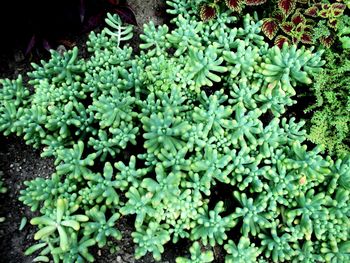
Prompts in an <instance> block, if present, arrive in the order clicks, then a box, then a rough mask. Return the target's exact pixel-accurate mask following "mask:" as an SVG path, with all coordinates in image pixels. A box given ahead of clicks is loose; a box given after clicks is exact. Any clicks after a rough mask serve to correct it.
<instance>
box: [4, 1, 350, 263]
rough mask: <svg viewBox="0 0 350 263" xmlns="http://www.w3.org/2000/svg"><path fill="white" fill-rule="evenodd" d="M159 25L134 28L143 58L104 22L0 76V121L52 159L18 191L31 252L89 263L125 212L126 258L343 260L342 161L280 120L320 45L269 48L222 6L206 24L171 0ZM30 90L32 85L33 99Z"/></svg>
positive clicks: (308, 77) (252, 25)
mask: <svg viewBox="0 0 350 263" xmlns="http://www.w3.org/2000/svg"><path fill="white" fill-rule="evenodd" d="M168 4H169V10H168V11H169V12H170V13H172V14H174V15H175V17H174V19H173V20H172V23H173V25H172V28H173V29H172V30H171V29H170V28H169V27H168V26H167V25H163V26H159V27H155V26H154V24H153V23H152V22H151V23H149V24H146V25H145V26H144V33H143V35H141V39H142V43H141V45H140V48H141V52H140V53H139V54H135V53H134V52H133V50H132V49H131V48H130V47H129V46H128V44H127V42H128V40H130V39H131V37H132V27H131V26H127V25H124V24H122V23H121V21H120V19H119V18H118V16H116V15H109V16H108V17H107V20H106V22H107V24H108V27H107V28H105V29H104V30H102V32H101V33H91V34H90V36H89V41H88V42H87V46H88V50H89V52H90V54H91V56H90V57H89V58H86V59H82V58H80V57H79V50H78V48H74V49H72V50H70V51H67V52H66V53H64V54H60V53H58V52H56V51H51V59H50V60H49V61H41V63H40V64H33V71H32V72H30V73H28V76H29V81H28V83H25V82H24V81H23V78H22V77H21V76H19V77H18V78H17V79H16V80H9V79H4V80H2V81H1V84H2V89H0V99H1V100H0V130H1V131H2V132H3V133H4V134H5V135H8V134H10V133H15V134H17V135H18V136H22V137H23V138H24V139H25V141H26V142H27V143H28V144H31V145H33V146H34V147H43V152H42V156H43V157H49V156H50V157H53V158H55V165H56V172H55V173H54V174H53V175H52V177H51V178H49V179H44V178H37V179H35V180H32V181H28V182H26V183H25V185H26V187H25V188H24V189H23V190H22V192H21V197H20V200H21V201H22V202H23V203H24V204H26V205H28V206H29V207H30V208H31V209H32V210H33V211H38V212H39V213H40V215H38V216H37V217H34V218H32V219H31V220H30V223H31V224H32V225H36V226H38V231H37V232H36V234H35V236H34V239H35V240H37V242H38V243H37V244H35V245H33V246H31V247H30V248H28V249H27V250H26V251H25V254H27V255H32V254H35V256H36V259H35V260H36V261H42V262H48V261H49V260H50V259H51V258H52V259H53V261H54V262H67V263H68V262H93V261H94V257H93V255H92V253H91V248H92V247H93V246H97V247H104V246H108V245H109V244H110V243H109V242H108V241H109V240H111V239H117V240H119V239H122V238H123V237H122V233H121V232H120V231H119V230H118V220H119V219H120V218H121V217H123V216H128V215H133V218H134V220H135V230H134V232H133V234H132V236H133V240H134V243H135V244H136V250H135V257H136V258H140V257H142V256H144V255H145V254H146V253H152V255H153V257H154V259H155V260H160V259H161V254H162V253H163V251H164V245H165V244H166V243H167V242H173V243H176V242H179V240H182V239H187V240H190V241H191V242H193V244H192V246H191V248H190V251H189V252H190V255H186V254H185V253H184V254H183V255H179V257H178V258H177V259H176V261H177V262H213V261H214V253H213V252H212V250H213V248H214V247H215V246H221V247H223V248H224V250H225V251H226V257H225V261H226V262H243V261H245V262H269V261H273V262H348V261H349V260H350V242H349V228H348V225H349V216H350V211H349V209H350V208H349V190H350V188H349V183H350V157H349V156H345V155H344V156H342V157H341V158H338V159H334V160H333V159H331V158H330V157H324V155H323V154H322V151H323V149H322V147H321V146H317V147H314V148H310V147H309V149H308V147H307V146H306V144H305V139H306V132H305V130H303V125H304V122H303V121H299V120H296V119H295V118H289V117H288V116H287V117H285V116H283V114H284V113H285V111H286V108H287V107H288V106H291V105H293V104H294V103H296V101H295V100H294V99H293V96H294V95H295V94H296V93H297V92H298V91H299V90H298V89H299V86H300V85H310V84H311V83H312V78H313V77H312V76H313V75H315V74H319V73H320V72H321V70H322V67H323V66H324V64H325V61H324V60H323V59H322V51H316V50H314V49H313V48H310V49H307V48H305V47H301V48H297V47H296V46H293V45H289V46H288V45H286V44H285V45H283V47H282V48H281V49H280V48H279V47H277V46H276V47H272V48H271V47H269V46H268V44H266V43H265V41H264V37H263V35H262V32H261V26H262V21H257V20H255V19H254V18H253V17H252V16H249V15H246V16H244V19H243V21H242V23H241V24H237V23H236V20H237V18H236V17H234V16H233V15H232V12H231V11H230V10H227V11H226V12H222V13H220V14H219V15H218V17H217V19H215V20H211V21H208V22H206V23H204V22H202V21H201V20H200V17H199V16H198V13H197V8H196V5H195V4H191V3H188V2H185V1H176V0H173V1H168ZM29 87H33V88H34V89H33V90H34V91H33V92H30V91H29V89H27V88H29Z"/></svg>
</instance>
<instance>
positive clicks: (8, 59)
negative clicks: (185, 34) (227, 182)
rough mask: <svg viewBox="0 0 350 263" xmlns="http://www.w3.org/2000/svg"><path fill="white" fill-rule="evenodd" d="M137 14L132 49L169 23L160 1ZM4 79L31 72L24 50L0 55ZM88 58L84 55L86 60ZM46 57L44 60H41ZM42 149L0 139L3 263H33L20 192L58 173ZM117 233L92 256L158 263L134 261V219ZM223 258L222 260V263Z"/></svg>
mask: <svg viewBox="0 0 350 263" xmlns="http://www.w3.org/2000/svg"><path fill="white" fill-rule="evenodd" d="M128 2H129V4H130V6H131V7H132V9H133V10H134V12H135V15H136V18H137V22H138V25H139V26H138V27H136V29H135V37H134V39H133V43H132V46H133V47H134V48H136V47H137V46H138V43H139V34H140V33H141V32H142V25H143V24H144V23H146V22H148V21H150V20H152V21H153V22H154V23H155V24H156V25H159V24H162V23H164V22H167V15H166V13H165V4H164V1H162V0H148V1H147V4H145V1H144V0H132V1H128ZM86 38H87V35H81V36H76V37H75V38H74V39H73V40H71V41H72V42H73V43H76V44H77V45H78V46H79V48H80V49H82V50H84V47H85V45H84V43H85V41H86ZM0 53H1V54H0V78H10V79H13V78H16V77H17V76H18V74H22V75H23V76H25V75H26V72H27V71H29V70H30V68H31V66H30V62H31V58H25V57H24V55H23V50H21V49H18V48H15V49H14V50H12V52H7V53H4V52H0ZM84 55H85V54H84V53H83V54H82V56H84ZM43 57H44V56H43ZM40 152H41V151H40V149H33V147H32V146H28V145H26V144H25V143H24V141H23V140H22V139H21V138H19V137H16V136H9V137H5V136H3V135H0V171H3V173H4V175H3V181H4V183H5V186H6V187H7V189H8V191H7V193H5V194H2V195H0V216H1V217H2V216H4V217H5V218H6V220H5V222H3V223H0V262H6V263H19V262H21V263H29V262H32V260H33V257H29V256H25V255H24V251H25V250H26V248H28V247H29V246H31V245H33V244H34V242H35V241H34V240H33V236H34V233H35V231H36V228H35V227H33V226H32V225H31V224H29V223H27V224H26V226H25V227H24V229H23V230H22V231H19V226H20V223H21V220H22V218H23V217H25V218H27V219H28V221H29V220H30V218H32V217H33V216H36V214H35V213H33V212H31V211H30V209H29V208H28V207H26V206H25V205H23V204H22V203H21V202H20V201H18V197H19V194H20V190H21V189H23V188H24V181H26V180H32V179H34V178H37V177H42V178H48V177H50V176H51V174H52V173H53V172H54V169H55V168H54V165H53V159H49V158H45V159H43V158H41V157H40ZM118 223H119V225H118V229H119V230H121V232H122V234H123V239H122V240H121V241H115V242H114V244H115V245H116V246H117V247H118V249H117V252H115V253H114V254H111V253H110V251H109V250H107V249H95V250H93V251H92V253H93V254H94V256H95V259H96V261H95V262H98V263H112V262H123V263H124V262H125V263H129V262H130V263H132V262H135V263H138V262H139V263H141V262H143V263H151V262H155V261H154V259H153V257H152V256H151V255H150V254H147V255H146V256H145V257H143V258H142V259H139V260H136V259H135V258H134V243H133V242H132V237H131V232H132V231H133V220H131V219H130V218H126V217H124V218H121V219H120V220H119V221H118ZM188 246H189V244H188V243H187V242H185V243H180V244H177V245H173V244H172V243H171V242H169V244H167V245H166V246H165V252H164V253H163V255H162V261H160V262H162V263H172V262H175V258H176V256H179V255H184V254H187V253H188V252H187V251H188ZM214 252H215V254H216V255H217V260H216V262H222V254H221V253H220V251H214ZM219 258H221V259H220V260H219Z"/></svg>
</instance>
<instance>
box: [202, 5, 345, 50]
mask: <svg viewBox="0 0 350 263" xmlns="http://www.w3.org/2000/svg"><path fill="white" fill-rule="evenodd" d="M197 2H199V3H198V8H199V10H200V11H199V12H200V16H201V18H202V20H204V21H207V20H209V19H213V18H215V17H216V15H217V13H219V12H220V11H221V10H225V8H229V9H231V10H232V11H234V12H237V13H242V10H243V9H244V7H245V6H247V7H255V6H259V8H260V10H265V11H261V12H259V13H260V15H261V16H262V17H264V19H263V25H262V31H263V33H264V34H265V36H266V37H267V38H268V39H269V40H273V41H274V44H275V45H278V46H280V47H282V45H283V43H284V42H288V43H293V44H298V43H301V44H316V43H318V42H320V43H321V44H323V45H325V46H326V47H330V46H331V45H332V44H333V43H334V41H335V40H336V39H337V38H339V39H340V40H341V39H342V34H343V33H342V32H343V31H342V30H341V26H340V24H342V22H343V20H347V19H348V16H347V15H344V11H345V9H346V8H347V6H348V5H349V3H348V1H343V0H325V1H316V0H278V1H267V0H225V1H221V0H209V1H208V0H202V1H197ZM261 5H263V7H264V8H261ZM257 10H258V11H259V9H257ZM221 12H222V11H221ZM346 34H348V33H346Z"/></svg>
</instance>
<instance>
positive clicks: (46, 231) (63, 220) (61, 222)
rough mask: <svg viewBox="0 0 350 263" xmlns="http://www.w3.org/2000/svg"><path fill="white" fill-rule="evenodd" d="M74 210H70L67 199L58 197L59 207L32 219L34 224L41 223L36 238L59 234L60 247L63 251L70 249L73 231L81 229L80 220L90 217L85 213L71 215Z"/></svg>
mask: <svg viewBox="0 0 350 263" xmlns="http://www.w3.org/2000/svg"><path fill="white" fill-rule="evenodd" d="M72 212H74V211H69V209H68V202H67V200H65V199H57V209H56V210H55V211H53V212H52V213H50V214H46V215H44V216H40V217H34V218H33V219H32V220H30V223H31V224H32V225H39V228H40V230H39V231H38V232H36V233H35V235H34V239H35V240H39V239H45V238H46V237H49V236H51V235H54V234H55V233H56V231H57V232H58V234H59V239H60V248H61V249H62V251H63V252H65V251H67V250H68V249H69V237H70V234H71V233H72V232H71V231H72V230H73V231H78V230H79V229H80V224H79V223H80V222H86V221H88V220H89V218H88V217H87V216H85V215H71V213H72Z"/></svg>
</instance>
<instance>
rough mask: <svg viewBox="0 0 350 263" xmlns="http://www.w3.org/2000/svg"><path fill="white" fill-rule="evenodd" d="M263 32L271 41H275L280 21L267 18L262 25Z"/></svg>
mask: <svg viewBox="0 0 350 263" xmlns="http://www.w3.org/2000/svg"><path fill="white" fill-rule="evenodd" d="M261 29H262V32H263V33H264V34H265V36H267V37H268V38H269V39H270V40H271V39H273V38H274V37H275V36H276V34H277V31H278V21H277V20H276V19H274V18H265V19H263V24H262V27H261Z"/></svg>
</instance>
